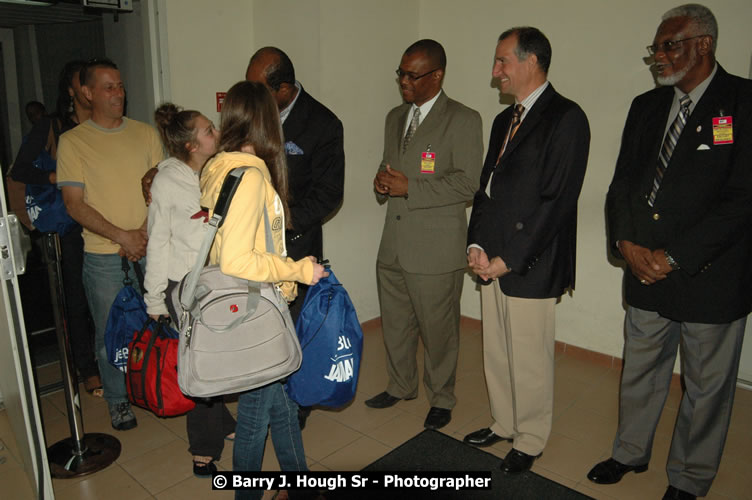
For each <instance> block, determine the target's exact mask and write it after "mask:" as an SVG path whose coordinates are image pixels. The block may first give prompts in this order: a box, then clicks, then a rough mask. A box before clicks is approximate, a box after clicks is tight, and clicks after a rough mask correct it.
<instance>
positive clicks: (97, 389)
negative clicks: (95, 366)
mask: <svg viewBox="0 0 752 500" xmlns="http://www.w3.org/2000/svg"><path fill="white" fill-rule="evenodd" d="M84 389H85V390H86V392H88V393H89V394H91V395H92V396H94V397H96V398H101V397H102V396H104V388H103V387H102V379H100V378H99V375H92V376H90V377H86V378H85V379H84Z"/></svg>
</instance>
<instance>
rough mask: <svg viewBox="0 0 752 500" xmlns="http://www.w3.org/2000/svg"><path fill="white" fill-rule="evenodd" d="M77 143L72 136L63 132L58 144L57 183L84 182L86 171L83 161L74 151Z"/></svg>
mask: <svg viewBox="0 0 752 500" xmlns="http://www.w3.org/2000/svg"><path fill="white" fill-rule="evenodd" d="M74 149H75V145H74V144H73V143H72V142H71V140H70V137H66V134H63V135H62V136H61V137H60V142H59V144H58V146H57V183H58V184H66V183H68V184H79V183H80V184H84V173H83V169H82V168H81V161H80V159H79V158H78V155H77V154H76V152H75V151H74Z"/></svg>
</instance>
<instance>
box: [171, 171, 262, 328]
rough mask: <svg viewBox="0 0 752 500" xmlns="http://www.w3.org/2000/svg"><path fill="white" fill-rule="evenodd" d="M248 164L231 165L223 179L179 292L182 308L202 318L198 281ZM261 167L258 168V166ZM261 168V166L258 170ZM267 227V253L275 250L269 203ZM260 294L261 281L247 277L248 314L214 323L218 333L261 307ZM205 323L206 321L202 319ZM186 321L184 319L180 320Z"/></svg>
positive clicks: (237, 323) (195, 316) (246, 317)
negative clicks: (181, 289)
mask: <svg viewBox="0 0 752 500" xmlns="http://www.w3.org/2000/svg"><path fill="white" fill-rule="evenodd" d="M249 168H256V167H239V168H234V169H232V170H231V171H230V172H229V173H228V174H227V176H226V177H225V180H224V182H223V183H222V188H221V189H220V191H219V196H217V202H216V203H215V205H214V213H213V214H212V217H211V219H209V230H208V231H207V232H206V235H205V236H204V240H203V242H202V244H201V248H200V250H199V252H198V255H197V257H196V263H195V264H194V265H193V269H191V272H190V274H189V275H188V277H187V278H186V282H185V288H184V290H183V293H182V294H181V296H180V305H181V306H182V307H183V311H190V312H191V314H192V315H193V317H194V318H196V319H197V320H199V321H201V319H202V318H201V309H200V308H199V307H198V305H197V304H196V300H195V299H196V295H197V292H203V293H201V295H203V294H205V293H206V292H204V291H199V290H197V286H198V281H199V278H200V277H201V270H202V269H203V267H204V263H205V262H206V258H207V257H208V256H209V250H210V249H211V246H212V243H213V242H214V237H215V236H216V234H217V231H218V230H219V228H220V227H221V226H222V224H223V222H224V219H225V217H226V216H227V212H228V210H229V208H230V202H231V201H232V198H233V196H234V195H235V191H237V189H238V186H239V185H240V181H241V180H242V178H243V174H245V171H246V170H248V169H249ZM256 170H258V168H256ZM259 171H260V170H259ZM264 231H265V233H266V238H265V239H266V251H267V252H268V253H274V242H273V241H272V229H271V225H270V224H269V214H268V213H267V210H266V203H264ZM260 297H261V283H258V282H255V281H248V300H247V302H246V309H245V311H246V312H245V314H244V315H243V316H241V317H239V318H236V319H235V320H234V321H233V322H232V323H230V324H229V325H227V326H225V327H213V328H212V330H213V331H216V333H221V332H223V331H228V330H231V329H233V328H235V327H236V326H237V325H239V324H240V323H242V322H243V321H245V320H246V319H248V318H249V317H250V316H251V315H253V313H254V312H256V308H257V307H258V303H259V299H260ZM201 322H202V323H203V321H201ZM182 323H183V321H182V320H181V324H182Z"/></svg>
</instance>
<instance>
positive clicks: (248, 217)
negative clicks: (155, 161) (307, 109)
mask: <svg viewBox="0 0 752 500" xmlns="http://www.w3.org/2000/svg"><path fill="white" fill-rule="evenodd" d="M220 129H221V131H222V132H221V136H220V140H219V151H220V153H219V154H217V156H215V157H214V159H213V160H211V161H210V162H209V163H208V164H207V165H206V168H205V169H204V172H203V174H202V175H201V204H202V205H203V206H205V207H208V208H209V210H210V211H212V209H213V208H214V205H215V203H216V200H217V197H218V195H219V191H220V188H221V187H222V183H223V181H224V179H225V177H226V176H227V174H228V173H229V172H230V171H231V170H232V169H234V168H237V167H253V168H249V169H248V170H247V171H246V172H245V174H244V176H243V179H242V181H241V182H240V185H239V186H238V189H237V191H236V192H235V195H234V197H233V199H232V202H231V203H230V207H229V209H228V212H227V216H226V218H225V220H224V223H223V225H222V227H221V228H220V229H219V231H218V232H217V235H216V237H215V240H214V245H213V246H212V249H211V252H210V254H209V259H210V261H211V263H212V264H219V266H220V269H221V270H222V272H223V273H225V274H228V275H231V276H236V277H238V278H242V279H247V280H251V281H258V282H268V283H275V284H276V286H277V287H278V289H279V290H280V291H281V292H282V295H283V296H284V297H285V298H286V299H287V300H288V301H290V300H292V299H294V298H295V291H296V284H295V282H300V283H305V284H310V285H313V284H315V283H317V282H318V281H319V279H320V278H322V277H324V276H326V275H328V273H327V272H326V270H325V269H324V267H323V266H321V265H320V264H318V263H317V262H316V258H315V257H312V256H309V257H306V258H303V259H300V260H298V261H293V260H292V259H289V258H287V256H286V255H287V251H286V248H285V228H286V227H290V222H291V221H290V217H289V210H288V208H287V196H288V189H287V167H286V163H285V150H284V140H283V138H282V128H281V125H280V121H279V110H278V109H277V105H276V103H275V101H274V99H273V98H272V95H271V93H270V92H269V90H268V89H267V88H266V87H265V86H264V85H263V84H260V83H253V82H239V83H236V84H235V85H233V86H232V88H231V89H230V90H229V91H228V92H227V96H226V97H225V101H224V103H223V105H222V118H221V126H220ZM264 209H266V214H267V216H268V220H269V224H270V225H271V233H272V240H273V241H272V243H273V248H274V252H273V253H269V252H267V251H266V248H267V245H266V233H265V227H264ZM269 427H271V436H272V443H273V445H274V451H275V453H276V455H277V460H278V461H279V465H280V467H281V469H282V470H283V471H304V470H307V469H308V468H307V465H306V461H305V455H304V452H303V440H302V437H301V433H300V426H299V424H298V407H297V405H296V404H295V403H294V402H293V401H292V400H290V399H289V398H288V396H287V393H286V392H285V389H284V387H283V385H282V383H281V382H273V383H271V384H268V385H266V386H263V387H260V388H257V389H253V390H250V391H246V392H243V393H241V394H240V395H239V397H238V423H237V426H236V428H235V446H234V450H233V458H232V465H233V469H234V470H239V471H260V470H261V464H262V460H263V456H264V444H265V442H266V435H267V431H268V428H269ZM261 496H262V494H261V492H259V491H241V490H238V491H236V492H235V498H236V499H237V498H261Z"/></svg>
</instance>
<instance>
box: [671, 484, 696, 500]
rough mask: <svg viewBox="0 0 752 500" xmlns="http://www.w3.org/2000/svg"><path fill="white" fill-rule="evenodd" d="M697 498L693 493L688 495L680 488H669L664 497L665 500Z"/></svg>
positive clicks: (692, 499) (694, 499)
mask: <svg viewBox="0 0 752 500" xmlns="http://www.w3.org/2000/svg"><path fill="white" fill-rule="evenodd" d="M696 499H697V497H696V496H695V495H693V494H692V493H688V492H686V491H684V490H680V489H679V488H674V487H673V486H669V487H668V488H667V489H666V494H665V495H663V500H696Z"/></svg>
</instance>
